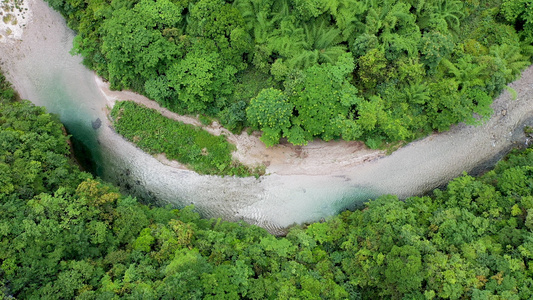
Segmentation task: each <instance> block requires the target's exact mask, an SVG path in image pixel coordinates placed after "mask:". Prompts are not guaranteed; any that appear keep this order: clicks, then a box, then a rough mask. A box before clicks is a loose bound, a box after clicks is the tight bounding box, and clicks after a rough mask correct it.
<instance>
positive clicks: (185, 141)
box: [111, 101, 256, 176]
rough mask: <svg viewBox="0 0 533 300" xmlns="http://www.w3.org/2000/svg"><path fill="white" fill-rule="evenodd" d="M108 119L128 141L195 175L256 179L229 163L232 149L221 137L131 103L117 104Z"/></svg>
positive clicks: (240, 165)
mask: <svg viewBox="0 0 533 300" xmlns="http://www.w3.org/2000/svg"><path fill="white" fill-rule="evenodd" d="M111 116H112V117H113V119H114V124H113V126H114V128H115V129H116V130H117V132H118V133H120V134H121V135H123V136H124V137H126V138H127V139H128V140H130V141H132V142H134V143H135V144H137V145H138V146H139V147H141V148H142V149H144V150H146V151H148V152H150V153H154V154H159V153H164V154H165V156H166V157H167V158H168V159H175V160H177V161H179V162H181V163H183V164H185V165H187V166H189V167H190V168H191V169H192V170H194V171H196V172H198V173H201V174H213V175H237V176H253V175H256V174H255V173H254V172H255V171H253V170H251V169H250V168H248V167H246V166H244V165H242V164H240V163H239V162H236V161H234V160H233V159H232V156H231V152H232V151H233V148H234V146H233V145H231V144H229V143H228V142H227V141H226V139H225V138H224V136H214V135H211V134H209V133H208V132H207V131H205V130H202V129H200V128H197V127H194V126H193V125H188V124H183V123H181V122H178V121H173V120H170V119H168V118H166V117H164V116H162V115H161V114H159V113H158V112H157V111H155V110H153V109H148V108H146V107H144V106H140V105H138V104H136V103H134V102H132V101H123V102H118V103H116V104H115V106H114V107H113V110H112V111H111ZM147 120H150V121H149V122H148V121H147Z"/></svg>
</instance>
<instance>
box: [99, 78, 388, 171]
mask: <svg viewBox="0 0 533 300" xmlns="http://www.w3.org/2000/svg"><path fill="white" fill-rule="evenodd" d="M94 80H95V82H96V85H97V86H98V88H99V89H100V92H101V93H102V95H103V96H104V97H105V98H106V99H107V105H108V106H109V108H112V107H113V106H114V105H115V103H116V101H120V100H131V101H134V102H136V103H139V104H143V105H144V106H146V107H148V108H152V109H155V110H157V111H159V112H160V113H161V114H162V115H163V116H165V117H167V118H169V119H171V120H176V121H180V122H183V123H185V124H191V125H195V126H198V127H201V128H203V129H204V130H206V131H208V132H209V133H211V134H213V135H221V134H223V135H225V136H226V138H227V140H228V141H229V142H230V143H232V144H234V145H235V146H236V147H237V150H236V151H235V152H233V157H234V158H235V159H237V160H238V161H240V162H241V163H243V164H245V165H247V166H250V167H257V166H260V165H264V166H266V173H267V174H278V175H327V174H332V173H338V172H339V171H340V172H342V171H343V170H348V169H351V168H353V167H355V166H357V165H359V164H363V163H366V162H369V161H373V160H376V159H379V158H381V157H383V156H385V151H381V150H372V149H369V148H368V147H366V146H365V144H364V143H363V142H358V141H350V142H346V141H329V142H324V141H321V140H315V141H313V142H310V143H309V144H308V145H307V146H294V145H292V144H289V143H287V142H282V143H281V144H279V145H275V146H274V147H270V148H267V147H266V146H265V144H264V143H263V142H261V141H260V140H259V137H260V136H261V133H260V132H258V131H255V132H253V133H252V134H251V135H249V134H248V133H247V132H246V131H243V132H242V133H241V134H233V133H231V132H230V131H229V130H227V129H225V128H224V127H222V126H220V124H218V123H217V122H216V121H215V122H213V123H212V124H211V125H209V126H205V125H203V124H202V123H201V122H200V120H199V119H198V118H195V117H191V116H183V115H179V114H177V113H174V112H171V111H170V110H168V109H166V108H164V107H161V106H160V105H159V104H158V103H157V102H155V101H152V100H150V99H148V98H146V97H144V96H143V95H140V94H137V93H134V92H131V91H112V90H110V88H109V83H107V82H105V81H104V80H103V79H102V78H100V77H98V76H97V75H95V76H94ZM156 158H157V159H158V160H159V161H161V162H162V163H164V164H166V165H168V166H172V167H177V168H181V169H184V166H183V165H182V164H180V163H179V162H176V161H170V160H168V159H166V158H165V157H163V156H162V155H158V156H156Z"/></svg>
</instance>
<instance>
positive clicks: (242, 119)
mask: <svg viewBox="0 0 533 300" xmlns="http://www.w3.org/2000/svg"><path fill="white" fill-rule="evenodd" d="M48 2H49V3H50V4H51V5H52V6H53V7H54V8H55V9H57V10H59V11H60V12H61V13H62V14H63V15H64V16H65V17H66V18H67V21H68V24H69V26H71V27H72V28H73V29H74V30H76V31H77V33H78V36H77V37H76V39H75V45H74V52H75V53H79V54H81V55H82V56H84V61H85V64H86V65H88V66H90V67H92V68H94V69H95V70H97V72H98V73H99V74H100V75H102V76H104V77H106V78H107V79H108V80H109V81H110V83H111V86H112V87H113V88H131V89H133V90H135V91H138V92H141V93H144V94H145V95H147V96H148V97H150V98H151V99H154V100H156V101H157V102H159V103H160V104H161V105H163V106H165V107H167V108H169V109H171V110H173V111H176V112H180V113H184V112H185V113H193V114H198V113H201V114H207V115H209V116H210V117H218V118H219V119H220V120H219V121H220V123H221V124H222V125H224V126H227V128H228V129H229V130H231V131H233V132H239V131H240V130H242V129H243V128H245V127H247V126H248V125H254V124H250V123H249V120H248V119H247V116H246V111H247V109H248V105H249V104H250V103H251V102H252V101H251V100H252V99H256V98H257V97H259V94H260V93H261V91H262V90H263V89H269V88H275V89H278V90H280V91H281V92H283V93H284V94H285V95H286V97H287V100H288V103H291V104H292V105H294V107H295V109H294V111H293V115H292V116H291V117H290V125H289V126H285V125H284V126H285V128H280V127H278V128H273V127H270V126H265V127H264V128H263V127H261V126H258V127H259V128H261V129H262V130H264V134H263V137H264V139H265V141H267V143H268V145H273V144H275V143H277V142H278V140H279V139H280V138H283V137H285V138H287V140H288V141H289V142H290V143H293V144H296V145H303V144H305V143H307V141H309V140H311V139H313V138H316V137H319V138H322V139H325V140H329V139H334V138H339V137H342V138H343V139H346V140H363V141H366V143H367V144H369V145H373V146H376V147H381V146H382V145H384V144H386V143H395V142H401V141H406V140H407V141H409V140H412V139H414V138H418V137H421V136H423V135H425V134H427V133H429V132H432V131H434V130H438V131H441V130H447V129H448V128H449V127H450V126H451V125H452V124H456V123H458V122H467V123H470V124H473V123H476V124H478V123H479V121H480V120H483V119H484V118H485V117H488V115H489V114H490V108H489V105H490V102H491V101H492V98H493V97H495V96H497V95H499V93H500V92H501V91H502V89H503V88H504V87H505V85H506V84H507V83H509V82H510V81H512V80H515V79H516V78H517V76H518V75H519V74H520V71H521V70H522V69H523V68H524V67H525V66H526V65H527V64H529V61H530V58H531V55H532V54H533V51H532V49H533V47H532V46H531V43H532V41H533V38H532V35H531V32H533V27H532V26H533V25H531V24H533V21H532V20H531V19H533V18H532V17H531V16H530V14H531V9H530V6H531V3H530V2H529V1H526V0H505V1H488V2H487V1H485V2H479V1H466V2H465V1H459V0H432V1H414V0H401V1H399V0H386V1H377V0H376V1H360V0H329V1H317V0H282V1H266V0H235V1H223V0H194V1H192V0H191V1H185V0H180V1H170V0H140V1H137V0H136V1H116V0H114V1H108V0H87V1H79V0H63V1H58V0H48ZM347 56H352V57H353V58H354V61H353V63H354V64H355V68H352V69H351V70H349V71H347V72H346V73H345V74H344V75H343V76H344V79H343V80H344V81H345V82H344V83H342V86H343V87H342V88H340V87H338V84H336V85H337V87H336V88H339V89H340V90H339V93H341V94H343V95H348V94H350V95H349V98H352V99H359V100H358V101H357V102H362V103H371V104H357V105H356V104H355V103H352V104H351V105H349V107H348V106H346V105H343V104H341V105H339V99H338V94H335V93H329V94H328V92H326V90H328V89H329V87H328V85H329V83H325V84H324V86H321V87H318V88H317V87H316V85H315V86H314V88H313V85H311V84H312V82H313V81H314V80H315V79H312V78H313V76H318V75H314V73H317V74H318V73H320V74H321V75H320V76H324V77H327V76H329V75H327V73H328V71H325V69H327V68H329V67H331V66H335V65H339V64H345V63H346V57H347ZM328 66H329V67H328ZM311 73H313V74H311ZM442 82H444V87H440V86H439V85H440V84H441V83H442ZM317 83H318V82H317ZM420 83H424V85H423V87H421V85H420ZM412 85H414V87H413V88H411V86H412ZM304 86H305V87H304ZM350 86H351V87H350ZM354 87H355V88H354ZM298 89H299V90H298ZM295 92H296V93H298V95H295V94H294V93H295ZM413 93H414V94H413ZM417 94H419V95H417ZM413 95H415V96H414V97H413ZM424 95H432V97H429V98H428V97H426V96H424ZM343 97H344V96H343ZM347 97H348V96H347ZM487 97H488V98H487ZM378 98H381V100H380V101H379V102H380V107H379V109H378V108H377V107H373V105H374V104H372V103H374V102H375V101H374V100H371V99H378ZM298 99H299V100H298ZM421 99H424V100H421ZM315 104H316V105H317V107H319V108H320V109H317V107H315V106H314V105H315ZM254 110H255V108H252V111H254ZM370 111H371V112H372V113H375V114H376V116H374V117H368V116H365V114H367V113H368V112H370ZM476 114H478V115H481V119H480V120H477V119H475V118H474V117H473V116H474V115H476ZM263 118H266V117H263ZM372 118H375V122H371V120H370V119H372ZM369 121H370V122H369ZM254 126H257V124H255V125H254Z"/></svg>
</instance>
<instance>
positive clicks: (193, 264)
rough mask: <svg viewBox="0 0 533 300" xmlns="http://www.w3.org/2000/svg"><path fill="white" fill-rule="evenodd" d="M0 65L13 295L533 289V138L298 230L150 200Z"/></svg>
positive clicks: (0, 260)
mask: <svg viewBox="0 0 533 300" xmlns="http://www.w3.org/2000/svg"><path fill="white" fill-rule="evenodd" d="M69 149H70V147H69V143H68V136H66V135H65V132H64V130H63V126H62V125H61V124H60V123H59V121H58V118H57V117H55V116H54V115H50V114H48V113H46V111H45V109H44V108H41V107H36V106H34V105H33V104H31V103H30V102H29V101H17V96H16V93H15V92H14V91H13V89H11V87H10V85H9V83H7V82H6V81H5V80H4V77H3V76H0V298H5V299H15V298H18V299H74V298H75V299H122V298H123V299H379V298H382V299H421V300H422V299H531V298H532V297H533V231H532V230H533V148H529V149H522V150H515V151H513V152H512V153H511V154H510V155H508V156H507V157H506V158H505V159H503V160H502V161H500V162H499V163H498V164H497V165H496V167H495V168H494V169H493V170H491V171H489V172H487V173H485V174H484V175H483V176H480V177H478V178H475V177H472V176H469V175H467V174H464V175H463V176H460V177H458V178H456V179H454V180H452V181H451V182H450V183H449V184H448V186H447V187H446V188H443V189H437V190H434V191H433V192H432V193H431V194H429V195H426V196H421V197H410V198H407V199H405V200H404V201H400V200H398V198H397V197H395V196H392V195H389V196H382V197H380V198H378V199H374V200H369V201H368V202H367V203H366V205H365V207H364V209H361V210H356V211H345V212H343V213H341V214H340V215H338V216H335V217H331V218H330V219H328V220H326V221H323V222H318V223H313V224H305V225H299V226H293V227H292V228H290V229H289V230H288V232H287V235H286V236H284V237H276V236H273V235H271V234H269V233H268V232H266V231H265V230H264V229H262V228H260V227H257V226H251V225H248V224H246V223H242V222H241V223H231V222H226V221H223V220H220V219H204V218H201V217H200V216H199V215H198V213H196V212H195V210H194V207H184V208H180V209H175V208H172V207H156V206H152V205H149V204H142V203H139V202H138V201H137V200H136V199H135V198H132V197H131V196H128V195H125V194H121V193H120V192H119V190H118V188H116V187H114V186H112V185H110V184H108V183H105V182H102V181H101V180H100V179H98V178H94V177H93V176H92V175H90V174H88V173H84V172H81V171H80V170H79V169H78V168H77V166H75V165H74V164H73V163H72V158H71V157H70V155H69V154H70V153H69V152H70V150H69Z"/></svg>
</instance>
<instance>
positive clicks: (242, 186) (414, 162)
mask: <svg viewBox="0 0 533 300" xmlns="http://www.w3.org/2000/svg"><path fill="white" fill-rule="evenodd" d="M30 7H31V9H32V10H33V22H31V23H30V24H28V26H27V29H26V30H25V32H24V35H23V41H22V42H17V43H11V44H3V45H0V54H1V57H0V61H2V63H3V65H2V68H3V69H4V71H6V72H7V74H6V75H7V77H8V79H9V80H10V81H11V82H12V83H13V84H14V86H15V88H16V89H17V90H18V91H19V93H20V94H21V96H22V97H23V98H27V99H29V100H31V101H32V102H34V103H35V104H37V105H43V106H46V107H47V108H48V110H49V111H50V112H54V113H57V114H59V115H60V117H61V120H62V121H63V122H64V123H65V124H66V126H67V128H68V129H69V131H70V132H71V133H72V134H73V135H74V136H75V137H76V138H77V139H80V140H82V141H83V142H84V143H85V145H86V146H87V147H88V148H90V149H92V150H93V156H94V159H95V160H96V161H97V163H98V172H99V174H101V176H102V177H103V178H104V179H106V180H109V181H112V182H115V183H117V184H119V185H121V186H123V187H127V188H129V190H130V191H131V192H132V193H134V194H136V195H140V196H142V197H143V198H147V199H157V200H158V201H162V202H168V203H173V204H176V205H177V206H180V207H181V206H184V205H188V204H194V205H195V207H196V208H197V209H198V210H199V211H200V212H201V213H202V214H203V215H204V216H207V217H222V218H225V219H229V220H240V219H243V220H246V221H248V222H250V223H254V224H257V225H260V226H263V227H265V228H267V229H269V230H270V231H272V232H281V231H280V230H281V229H282V228H284V227H287V226H289V225H291V224H293V223H303V222H309V221H316V220H319V219H320V218H322V217H327V216H330V215H333V214H335V213H337V212H339V211H340V210H342V209H344V208H346V207H353V206H355V205H358V204H360V203H361V202H362V201H365V200H368V199H369V198H370V197H373V196H375V195H379V194H387V193H390V194H397V195H399V196H400V197H407V196H410V195H416V194H421V193H424V192H426V191H428V190H431V189H433V188H435V187H438V186H440V185H443V184H445V183H446V182H447V181H448V180H450V179H451V178H453V177H456V176H458V175H460V174H461V173H462V172H463V171H467V172H468V171H471V170H472V169H474V168H475V167H479V166H484V165H486V164H490V162H487V161H491V160H493V159H494V158H495V157H496V158H497V157H499V156H501V154H502V153H504V152H505V151H507V150H508V149H509V148H510V147H511V146H512V144H513V141H519V142H520V141H521V140H522V139H523V135H522V134H521V131H522V128H523V126H524V124H525V123H528V124H531V123H532V118H533V96H532V95H533V86H532V84H531V78H533V69H531V68H530V69H528V70H527V71H526V72H525V73H524V77H523V78H524V79H522V80H520V81H517V82H515V83H514V84H513V85H514V86H515V89H516V90H517V92H518V99H517V100H514V101H513V100H511V99H510V96H509V95H506V94H504V96H502V97H500V99H498V100H497V101H496V102H495V105H494V107H495V111H496V113H495V116H494V117H493V118H492V119H491V120H490V121H489V122H487V123H486V124H485V125H483V126H480V127H471V126H457V127H455V128H454V129H452V130H451V131H450V132H447V133H444V134H440V135H434V136H431V137H429V138H426V139H424V140H421V141H417V142H414V143H411V144H409V145H408V146H406V147H404V148H402V149H400V150H398V151H396V152H395V153H394V154H392V155H390V156H388V157H386V158H383V159H379V160H376V161H372V162H368V163H365V164H362V165H359V166H357V167H354V168H353V169H352V170H350V171H349V172H344V173H343V174H333V175H323V176H308V175H276V174H274V175H269V176H266V177H263V178H261V179H259V180H256V179H255V178H233V177H224V178H222V177H215V176H200V175H197V174H196V173H194V172H190V171H185V170H180V169H175V168H172V167H169V166H165V165H163V164H162V163H160V162H159V161H157V160H156V159H155V158H153V157H152V156H150V155H148V154H145V153H143V152H142V151H140V150H139V149H137V148H136V147H135V146H133V145H132V144H130V143H129V142H127V141H125V140H124V139H122V138H121V137H120V136H119V135H117V134H115V133H114V132H113V131H112V130H111V129H110V128H109V127H108V123H107V121H105V120H106V117H105V112H104V108H105V106H106V104H107V102H106V99H105V98H104V97H103V95H102V94H101V93H100V91H99V89H98V88H97V86H96V83H95V81H94V74H93V72H91V71H89V70H87V69H85V68H84V67H83V66H82V65H81V59H80V58H79V57H73V56H71V55H70V54H69V53H68V52H69V50H70V49H71V47H72V38H73V32H72V31H70V30H69V29H67V28H66V25H65V23H64V20H63V19H62V18H61V16H60V15H59V14H58V13H56V12H54V11H52V10H51V9H50V8H48V6H47V5H46V4H45V3H44V2H43V1H42V0H32V1H30ZM528 81H529V83H528ZM504 109H505V110H506V112H505V115H504V114H502V113H501V112H502V110H504ZM96 118H100V119H101V120H102V121H103V125H102V127H101V128H100V129H98V130H96V131H95V130H93V129H92V127H91V121H94V120H95V119H96ZM520 143H521V142H520Z"/></svg>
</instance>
